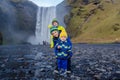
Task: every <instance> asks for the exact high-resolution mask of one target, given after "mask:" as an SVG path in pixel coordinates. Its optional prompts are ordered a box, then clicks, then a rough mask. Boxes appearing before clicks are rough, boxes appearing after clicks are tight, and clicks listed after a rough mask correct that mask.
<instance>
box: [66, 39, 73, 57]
mask: <svg viewBox="0 0 120 80" xmlns="http://www.w3.org/2000/svg"><path fill="white" fill-rule="evenodd" d="M67 42H68V44H69V47H70V48H69V50H68V54H69V55H70V57H72V55H73V53H72V42H71V40H70V38H69V37H68V38H67Z"/></svg>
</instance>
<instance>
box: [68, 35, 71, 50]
mask: <svg viewBox="0 0 120 80" xmlns="http://www.w3.org/2000/svg"><path fill="white" fill-rule="evenodd" d="M67 42H68V44H69V46H70V49H72V42H71V40H70V38H69V37H68V38H67Z"/></svg>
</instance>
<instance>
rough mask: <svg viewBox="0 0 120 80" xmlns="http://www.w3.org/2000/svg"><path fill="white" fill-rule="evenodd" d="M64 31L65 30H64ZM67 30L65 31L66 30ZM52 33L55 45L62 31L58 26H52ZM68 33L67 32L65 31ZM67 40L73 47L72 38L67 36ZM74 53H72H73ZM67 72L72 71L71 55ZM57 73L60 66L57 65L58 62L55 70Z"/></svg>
mask: <svg viewBox="0 0 120 80" xmlns="http://www.w3.org/2000/svg"><path fill="white" fill-rule="evenodd" d="M63 31H64V30H63ZM64 32H65V31H64ZM50 33H51V35H52V36H53V38H52V42H54V45H53V46H55V45H56V44H57V42H58V41H59V35H60V32H59V30H58V28H57V27H54V26H53V27H51V28H50ZM65 33H66V32H65ZM66 34H67V33H66ZM67 42H68V43H69V44H70V46H71V48H72V43H71V41H70V38H69V37H67ZM71 54H72V53H71ZM67 67H68V68H67V73H71V57H69V58H68V66H67ZM54 72H55V73H58V66H57V63H56V67H55V70H54Z"/></svg>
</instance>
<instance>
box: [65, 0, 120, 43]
mask: <svg viewBox="0 0 120 80" xmlns="http://www.w3.org/2000/svg"><path fill="white" fill-rule="evenodd" d="M100 5H101V8H96V7H97V6H96V5H93V4H92V3H91V4H88V5H85V6H84V7H83V9H82V8H81V9H80V8H79V7H75V8H73V9H72V11H71V13H72V14H73V15H72V18H71V20H70V23H69V25H68V27H67V31H68V33H69V34H70V36H72V41H73V42H77V43H78V42H85V43H111V42H116V41H118V42H120V0H116V1H115V3H114V4H112V3H111V1H106V0H101V3H100ZM94 9H95V10H94ZM80 10H82V11H80ZM91 10H94V13H92V14H91V12H90V11H91ZM86 17H88V18H86ZM85 19H86V20H85Z"/></svg>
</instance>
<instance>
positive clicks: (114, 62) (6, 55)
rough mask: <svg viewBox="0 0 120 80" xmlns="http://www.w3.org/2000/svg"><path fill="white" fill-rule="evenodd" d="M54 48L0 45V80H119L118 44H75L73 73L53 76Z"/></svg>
mask: <svg viewBox="0 0 120 80" xmlns="http://www.w3.org/2000/svg"><path fill="white" fill-rule="evenodd" d="M55 61H56V59H55V56H54V52H53V49H50V48H49V46H48V45H46V46H44V45H43V46H41V45H37V46H33V45H14V46H0V80H120V44H98V45H96V44H74V45H73V57H72V73H71V74H68V75H67V76H66V77H63V76H59V75H56V74H53V71H54V67H55Z"/></svg>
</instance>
